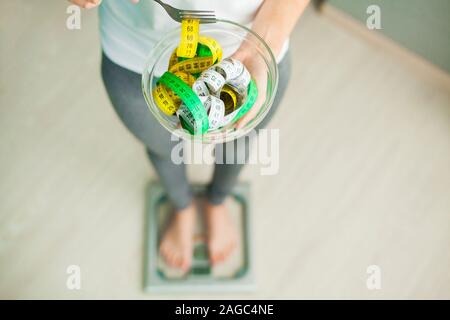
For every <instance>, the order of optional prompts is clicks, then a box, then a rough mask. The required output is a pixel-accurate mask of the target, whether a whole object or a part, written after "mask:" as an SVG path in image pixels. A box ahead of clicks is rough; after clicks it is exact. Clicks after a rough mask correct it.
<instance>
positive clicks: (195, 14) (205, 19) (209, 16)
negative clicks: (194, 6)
mask: <svg viewBox="0 0 450 320" xmlns="http://www.w3.org/2000/svg"><path fill="white" fill-rule="evenodd" d="M154 1H155V2H157V3H159V4H160V5H161V7H163V8H164V10H166V12H167V14H168V15H169V16H170V17H171V18H172V19H173V20H175V21H178V22H181V20H183V19H198V20H200V23H215V22H217V21H216V15H215V13H214V11H205V10H181V9H177V8H174V7H172V6H171V5H168V4H166V3H164V2H162V1H161V0H154Z"/></svg>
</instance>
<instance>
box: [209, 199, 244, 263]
mask: <svg viewBox="0 0 450 320" xmlns="http://www.w3.org/2000/svg"><path fill="white" fill-rule="evenodd" d="M205 209H206V213H205V217H206V226H207V229H208V253H209V259H210V261H211V264H213V265H214V264H217V263H220V262H222V261H225V260H226V259H227V258H228V257H229V256H230V254H231V253H232V252H233V250H234V248H235V247H236V244H237V239H238V236H237V231H236V226H235V225H234V223H233V221H232V220H231V217H230V214H229V213H228V210H227V208H226V206H225V205H224V204H221V205H213V204H211V203H208V202H207V203H206V208H205Z"/></svg>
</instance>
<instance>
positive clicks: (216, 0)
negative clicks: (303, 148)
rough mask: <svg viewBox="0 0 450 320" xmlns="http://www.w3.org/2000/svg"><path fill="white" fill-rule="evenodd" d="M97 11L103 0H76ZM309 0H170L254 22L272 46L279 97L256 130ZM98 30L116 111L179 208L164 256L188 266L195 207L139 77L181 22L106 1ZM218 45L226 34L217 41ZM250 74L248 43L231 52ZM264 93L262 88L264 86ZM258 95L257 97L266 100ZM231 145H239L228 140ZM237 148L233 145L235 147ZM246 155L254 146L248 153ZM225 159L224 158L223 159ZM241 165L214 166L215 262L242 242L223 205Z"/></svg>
mask: <svg viewBox="0 0 450 320" xmlns="http://www.w3.org/2000/svg"><path fill="white" fill-rule="evenodd" d="M71 2H73V3H74V4H76V5H79V6H80V7H83V8H86V9H91V8H94V7H96V6H98V5H100V2H101V0H71ZM308 2H309V0H283V1H279V0H245V1H241V0H228V1H223V0H191V1H189V0H172V1H167V3H169V4H170V5H172V6H174V7H176V8H182V9H197V10H214V11H215V13H216V16H218V17H220V18H224V19H228V20H232V21H235V22H238V23H240V24H244V25H249V24H251V28H252V30H253V31H255V32H256V33H257V34H259V35H260V36H261V37H262V38H263V39H264V40H265V41H266V43H267V44H268V45H269V47H270V48H271V49H272V52H273V54H274V56H275V57H276V58H277V62H278V64H279V71H280V78H279V86H278V92H277V96H276V98H275V102H274V105H273V106H272V108H271V110H270V112H269V114H268V115H267V117H266V118H265V119H264V121H262V122H261V123H260V124H259V125H258V127H257V129H258V128H261V127H264V126H265V125H266V124H267V122H268V121H269V119H270V118H271V117H272V115H273V113H274V112H275V111H276V109H277V108H278V105H279V102H280V100H281V97H282V96H283V94H284V91H285V88H286V85H287V82H288V79H289V74H290V59H289V56H288V55H287V50H288V39H289V35H290V33H291V31H292V29H293V27H294V25H295V23H296V22H297V20H298V18H299V17H300V15H301V14H302V13H303V11H304V9H305V7H306V6H307V4H308ZM99 15H100V33H101V43H102V49H103V55H102V77H103V81H104V84H105V87H106V90H107V92H108V95H109V97H110V100H111V102H112V105H113V106H114V108H115V110H116V112H117V114H118V116H119V117H120V118H121V120H122V121H123V123H124V124H125V125H126V126H127V128H128V129H129V130H130V131H131V132H132V133H133V134H134V135H135V136H136V137H137V138H138V139H139V140H140V141H141V142H142V143H143V144H144V145H145V147H146V149H147V153H148V156H149V158H150V161H151V162H152V164H153V166H154V167H155V169H156V171H157V173H158V175H159V178H160V179H161V182H162V184H163V185H164V187H165V189H166V191H167V193H168V197H169V199H170V201H171V203H172V205H173V207H174V209H175V212H174V215H173V219H172V220H171V223H170V225H169V227H168V228H167V230H166V231H165V234H164V236H163V238H162V239H161V243H160V253H161V255H162V256H163V257H164V259H165V260H166V262H167V263H168V264H169V265H171V266H173V267H178V268H181V269H183V270H185V271H187V270H189V268H190V265H191V258H192V250H193V243H192V234H193V231H194V226H195V219H196V209H195V206H194V205H193V201H192V199H193V197H192V193H191V189H190V186H189V183H188V181H187V178H186V174H185V167H184V165H183V164H181V165H177V164H175V163H173V162H172V161H171V158H170V153H171V150H172V147H173V144H174V142H172V141H171V139H170V133H169V132H168V131H166V129H164V128H163V127H162V126H161V125H160V124H159V123H158V122H157V120H156V119H155V118H154V117H153V115H151V113H150V112H149V111H148V109H147V106H146V103H145V101H144V98H143V96H142V92H141V75H140V73H141V72H142V70H143V68H144V63H145V59H146V56H147V55H148V53H149V52H150V50H151V48H152V46H153V45H154V44H155V43H156V42H157V41H158V40H159V39H160V37H161V36H162V35H163V34H164V33H165V32H166V31H167V30H170V29H173V28H174V27H176V26H177V22H175V21H173V20H171V19H170V18H169V16H168V15H167V14H166V13H165V12H164V10H163V9H162V8H161V7H160V6H159V4H157V3H156V2H154V1H153V0H140V1H139V0H130V1H127V0H105V1H103V3H101V6H100V10H99ZM217 40H218V41H219V43H220V39H217ZM233 56H234V57H235V58H236V59H239V60H240V61H242V62H243V63H244V64H245V65H246V66H247V68H248V69H249V70H250V73H252V74H254V73H257V72H258V67H257V66H256V65H255V64H254V61H253V60H252V55H251V51H250V50H249V49H248V48H246V47H245V45H242V46H240V47H239V49H238V50H237V51H236V52H235V53H234V54H233ZM259 92H260V93H261V92H262V93H263V92H264V91H263V90H261V89H260V90H259ZM261 97H262V95H260V97H259V99H261ZM257 105H258V102H257V103H256V104H255V106H254V107H253V108H252V109H250V111H249V112H248V113H247V114H246V115H245V116H244V117H242V118H241V119H240V120H239V121H238V122H237V123H236V127H237V128H239V127H242V126H244V125H245V124H246V123H247V122H248V121H250V120H251V119H252V118H253V117H254V116H255V114H256V113H257V111H258V108H257ZM230 143H233V142H230ZM233 147H234V145H233ZM245 152H246V154H248V148H247V150H245ZM222 163H223V162H222ZM242 167H243V165H242V164H218V163H217V164H216V165H215V169H214V175H213V178H212V181H211V183H210V184H209V186H208V192H207V201H206V205H205V213H206V216H205V218H206V226H207V230H208V240H207V244H208V252H209V257H210V261H211V263H212V264H217V263H220V262H221V261H224V260H225V259H226V258H227V257H228V256H229V255H230V253H231V252H232V250H233V249H234V247H235V246H236V243H237V232H236V230H235V227H234V225H233V224H232V222H231V219H230V217H229V215H228V211H227V209H226V207H225V205H224V200H225V198H226V197H227V196H228V195H229V193H230V191H231V189H232V187H233V186H234V184H235V183H236V181H237V177H238V175H239V173H240V171H241V169H242Z"/></svg>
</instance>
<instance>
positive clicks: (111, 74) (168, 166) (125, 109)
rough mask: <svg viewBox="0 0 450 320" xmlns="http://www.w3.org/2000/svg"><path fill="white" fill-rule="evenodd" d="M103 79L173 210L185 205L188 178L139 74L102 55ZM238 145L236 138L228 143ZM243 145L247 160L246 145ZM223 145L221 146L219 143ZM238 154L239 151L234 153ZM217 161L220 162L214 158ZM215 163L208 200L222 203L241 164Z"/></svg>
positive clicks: (285, 70)
mask: <svg viewBox="0 0 450 320" xmlns="http://www.w3.org/2000/svg"><path fill="white" fill-rule="evenodd" d="M290 69H291V67H290V56H289V54H287V55H286V56H285V58H284V59H283V60H282V62H281V63H280V64H279V71H280V78H279V80H280V81H279V86H278V91H277V95H276V97H275V101H274V104H273V106H272V108H271V109H270V111H269V113H268V115H267V116H266V118H265V119H264V120H263V121H262V122H261V123H260V124H259V125H258V126H257V128H256V129H257V130H256V132H258V129H260V128H263V127H264V126H266V124H267V123H268V122H269V120H270V119H271V118H272V116H273V114H274V113H275V111H276V110H277V109H278V106H279V104H280V100H281V98H282V97H283V95H284V92H285V90H286V86H287V83H288V81H289V77H290ZM101 72H102V78H103V82H104V84H105V87H106V91H107V92H108V95H109V98H110V100H111V103H112V105H113V106H114V109H115V110H116V112H117V115H118V116H119V117H120V119H121V120H122V122H123V123H124V124H125V126H126V127H127V128H128V129H129V130H130V131H131V132H132V133H133V134H134V135H135V136H136V137H137V138H138V139H139V140H140V141H141V142H142V143H143V144H144V145H145V146H146V148H147V153H148V156H149V158H150V161H151V162H152V164H153V166H154V168H155V170H156V171H157V173H158V175H159V178H160V180H161V183H162V184H163V186H164V188H165V190H166V191H167V194H168V197H169V199H170V201H171V203H172V205H173V206H174V207H175V208H176V209H183V208H185V207H187V206H188V205H189V204H190V203H191V201H192V192H191V188H190V185H189V182H188V181H187V177H186V170H185V165H184V164H175V163H173V162H172V160H171V158H170V154H171V150H172V147H173V146H174V145H175V144H176V143H177V142H173V141H171V139H170V137H171V135H170V133H169V132H168V131H167V130H166V129H165V128H163V126H162V125H161V124H159V123H158V121H157V120H156V118H155V117H154V116H153V115H152V114H151V113H150V111H149V110H148V108H147V105H146V103H145V100H144V97H143V95H142V91H141V75H140V74H138V73H135V72H132V71H130V70H128V69H125V68H122V67H121V66H119V65H117V64H115V63H114V62H112V61H111V60H110V59H109V58H108V57H107V56H106V55H105V54H103V56H102V66H101ZM228 143H230V144H234V145H233V146H226V147H225V148H223V149H222V150H227V148H229V147H231V148H232V147H234V148H235V151H237V150H236V148H237V145H238V144H236V141H232V142H228ZM239 145H244V148H246V150H245V155H246V159H248V153H249V146H248V144H247V143H245V144H239ZM222 147H223V146H222ZM235 154H239V152H235ZM216 162H219V161H216ZM222 162H223V163H224V164H219V163H217V164H215V167H214V175H213V178H212V181H211V183H210V184H209V185H208V189H207V190H208V192H207V197H208V201H210V202H211V203H214V204H220V203H222V202H223V201H224V200H225V198H226V197H227V195H228V194H229V193H230V191H231V189H232V188H233V186H234V185H235V183H236V181H237V177H238V175H239V173H240V171H241V169H242V168H243V166H244V165H243V164H225V161H222Z"/></svg>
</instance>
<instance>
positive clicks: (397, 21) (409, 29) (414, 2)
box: [328, 0, 450, 72]
mask: <svg viewBox="0 0 450 320" xmlns="http://www.w3.org/2000/svg"><path fill="white" fill-rule="evenodd" d="M328 2H329V3H331V4H332V5H334V6H335V7H337V8H339V9H342V10H343V11H345V12H347V13H348V14H350V15H352V16H353V17H355V18H357V19H358V20H361V21H362V22H363V23H364V24H365V23H366V19H367V17H368V14H367V13H366V9H367V7H368V6H369V5H371V4H376V5H378V6H380V9H381V27H382V30H380V32H382V33H383V34H385V35H387V36H388V37H390V38H392V39H394V40H395V41H397V42H398V43H400V44H401V45H403V46H405V47H407V48H409V49H410V50H412V51H414V52H416V53H418V54H419V55H421V56H423V57H425V58H426V59H428V60H429V61H431V62H433V63H434V64H436V65H438V66H440V67H442V68H443V69H445V70H447V71H448V72H450V0H329V1H328Z"/></svg>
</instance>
